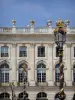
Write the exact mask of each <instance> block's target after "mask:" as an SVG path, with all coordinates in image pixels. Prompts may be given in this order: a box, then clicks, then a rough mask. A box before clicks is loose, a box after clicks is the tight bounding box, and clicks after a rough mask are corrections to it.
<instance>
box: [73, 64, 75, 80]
mask: <svg viewBox="0 0 75 100" xmlns="http://www.w3.org/2000/svg"><path fill="white" fill-rule="evenodd" d="M73 82H75V65H74V67H73Z"/></svg>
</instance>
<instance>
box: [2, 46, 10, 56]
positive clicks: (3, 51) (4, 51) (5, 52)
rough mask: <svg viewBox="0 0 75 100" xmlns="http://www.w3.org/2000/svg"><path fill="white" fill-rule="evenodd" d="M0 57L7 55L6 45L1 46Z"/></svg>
mask: <svg viewBox="0 0 75 100" xmlns="http://www.w3.org/2000/svg"><path fill="white" fill-rule="evenodd" d="M1 57H8V46H1Z"/></svg>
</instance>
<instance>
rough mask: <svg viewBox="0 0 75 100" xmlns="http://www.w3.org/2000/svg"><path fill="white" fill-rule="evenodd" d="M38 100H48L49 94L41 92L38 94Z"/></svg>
mask: <svg viewBox="0 0 75 100" xmlns="http://www.w3.org/2000/svg"><path fill="white" fill-rule="evenodd" d="M36 100H47V94H46V93H44V92H40V93H38V94H37V99H36Z"/></svg>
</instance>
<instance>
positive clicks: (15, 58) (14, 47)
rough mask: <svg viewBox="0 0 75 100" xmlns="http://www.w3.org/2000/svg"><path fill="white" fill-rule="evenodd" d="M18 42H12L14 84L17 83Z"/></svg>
mask: <svg viewBox="0 0 75 100" xmlns="http://www.w3.org/2000/svg"><path fill="white" fill-rule="evenodd" d="M16 47H17V44H15V43H13V44H12V50H11V65H12V82H14V85H17V84H16V83H17V55H16V54H17V50H16Z"/></svg>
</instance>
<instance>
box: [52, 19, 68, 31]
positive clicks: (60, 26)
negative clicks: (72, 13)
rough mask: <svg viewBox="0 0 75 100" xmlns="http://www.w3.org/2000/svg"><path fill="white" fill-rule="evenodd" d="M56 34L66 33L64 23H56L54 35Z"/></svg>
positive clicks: (60, 21)
mask: <svg viewBox="0 0 75 100" xmlns="http://www.w3.org/2000/svg"><path fill="white" fill-rule="evenodd" d="M57 32H62V33H66V27H65V23H64V21H62V20H61V19H58V21H57V22H56V28H55V30H54V33H57Z"/></svg>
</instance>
